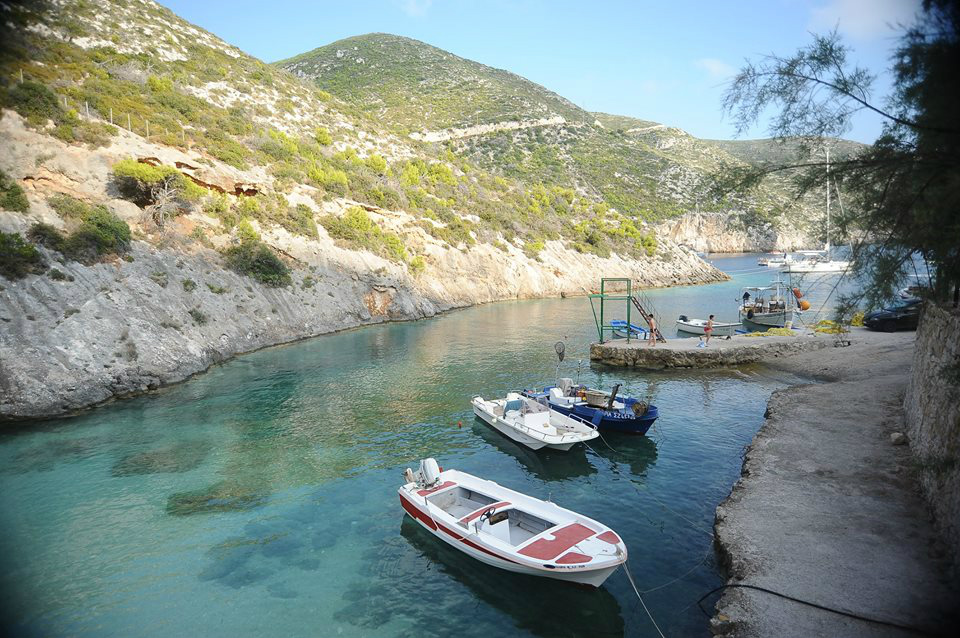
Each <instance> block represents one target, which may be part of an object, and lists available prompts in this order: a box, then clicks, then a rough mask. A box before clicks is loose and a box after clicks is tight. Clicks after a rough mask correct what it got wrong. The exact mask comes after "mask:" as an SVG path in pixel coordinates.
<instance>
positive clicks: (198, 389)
mask: <svg viewBox="0 0 960 638" xmlns="http://www.w3.org/2000/svg"><path fill="white" fill-rule="evenodd" d="M714 261H715V263H717V265H718V266H720V267H722V268H724V269H725V270H728V271H730V272H733V273H734V274H735V276H736V280H735V281H734V282H728V283H723V284H717V285H712V286H700V287H696V288H675V289H668V290H661V291H654V292H652V293H651V296H652V297H653V298H654V299H656V303H657V304H658V309H659V310H660V311H661V314H663V316H664V317H671V318H672V317H673V316H675V315H676V314H678V313H680V312H683V313H686V314H690V315H691V316H706V313H708V312H715V313H716V314H717V315H718V318H720V319H727V318H731V317H735V301H736V298H737V290H738V289H739V287H740V286H741V285H749V284H754V283H755V282H760V283H763V282H764V281H767V280H769V273H766V272H762V273H758V272H754V271H756V270H757V269H756V267H755V266H754V264H755V263H756V257H755V256H738V257H724V258H719V259H715V260H714ZM595 334H596V332H595V328H594V325H593V318H592V314H591V311H590V306H589V302H588V301H587V300H586V299H584V298H571V299H565V300H560V299H555V300H540V301H523V302H505V303H498V304H491V305H487V306H483V307H478V308H472V309H469V310H464V311H459V312H454V313H450V314H447V315H445V316H442V317H438V318H435V319H432V320H429V321H422V322H415V323H405V324H392V325H383V326H375V327H368V328H363V329H359V330H353V331H349V332H344V333H340V334H336V335H330V336H326V337H320V338H316V339H312V340H310V341H305V342H301V343H298V344H293V345H289V346H285V347H278V348H272V349H269V350H264V351H261V352H257V353H253V354H250V355H246V356H243V357H239V358H237V359H235V360H233V361H231V362H229V363H227V364H225V365H223V366H220V367H216V368H214V369H212V370H211V371H209V372H207V373H206V374H203V375H200V376H198V377H197V378H195V379H193V380H191V381H189V382H187V383H184V384H182V385H179V386H175V387H172V388H169V389H167V390H165V391H162V392H159V393H156V394H153V395H150V396H144V397H140V398H136V399H131V400H126V401H120V402H117V403H114V404H111V405H109V406H106V407H102V408H98V409H96V410H93V411H90V412H88V413H85V414H83V415H81V416H78V417H75V418H71V419H67V420H62V421H56V422H48V423H40V424H30V425H29V426H25V427H23V428H19V429H16V430H15V431H8V432H7V433H5V434H3V435H0V514H2V517H3V534H0V588H2V590H3V591H2V592H0V599H2V603H0V604H2V608H3V620H4V622H5V624H6V632H5V633H6V634H7V635H22V636H34V635H35V636H163V637H169V636H194V635H196V636H224V637H228V636H229V637H237V638H240V637H244V636H257V637H263V636H290V637H296V636H400V635H413V634H416V635H419V636H451V635H455V636H462V637H471V636H484V637H487V636H493V635H510V636H543V637H545V638H546V637H550V638H553V637H556V636H625V635H626V636H651V635H655V632H654V629H653V627H652V625H651V624H650V622H649V620H648V619H647V617H646V615H645V614H644V612H643V610H642V608H641V607H640V604H639V602H638V601H637V599H636V597H635V596H634V594H633V592H632V591H631V590H630V586H629V583H628V581H627V579H626V577H625V575H624V574H623V572H622V571H620V572H618V573H617V574H615V575H614V576H613V577H612V578H611V579H610V580H609V581H608V582H607V583H606V584H605V586H604V587H603V588H601V589H599V590H595V591H593V590H586V589H581V588H578V587H575V586H571V585H567V584H564V583H559V582H552V581H548V580H545V579H536V578H533V577H527V576H519V575H515V574H510V573H508V572H503V571H500V570H497V569H495V568H492V567H488V566H486V565H483V564H481V563H479V562H476V561H473V560H472V559H469V558H467V557H465V556H463V555H461V554H459V553H458V552H456V551H455V550H453V549H451V548H449V547H448V546H446V545H445V544H443V543H441V542H440V541H438V540H436V539H434V538H433V537H432V536H431V535H430V534H428V533H426V532H425V531H424V530H421V529H420V528H419V527H418V526H417V525H416V524H415V523H413V522H412V521H410V520H409V519H406V520H405V518H404V516H403V515H402V510H401V508H400V506H399V501H398V498H397V496H396V488H397V487H398V485H399V484H400V482H401V472H402V471H403V468H405V467H407V466H414V467H415V466H416V463H417V462H418V460H419V459H421V458H423V457H426V456H433V457H436V458H437V459H438V461H439V462H440V464H441V465H443V466H444V467H455V468H458V469H462V470H465V471H468V472H471V473H475V474H478V475H480V476H483V477H486V478H490V479H493V480H496V481H498V482H500V483H501V484H504V485H506V486H508V487H511V488H514V489H517V490H520V491H522V492H526V493H529V494H531V495H534V496H537V497H541V498H548V497H549V498H551V499H552V500H554V501H555V502H557V503H558V504H560V505H562V506H565V507H568V508H570V509H574V510H576V511H579V512H582V513H583V514H586V515H588V516H590V517H593V518H596V519H598V520H601V521H603V522H604V523H606V524H608V525H610V526H611V527H612V528H613V529H615V530H616V531H617V532H618V533H619V534H620V535H621V536H622V537H623V539H624V540H625V541H626V543H627V546H628V548H629V550H630V563H629V566H630V570H631V572H632V574H633V576H634V578H635V580H636V582H637V585H638V587H639V588H640V589H641V590H650V589H655V588H658V589H656V590H655V591H652V592H650V593H649V594H647V595H646V596H645V600H646V601H647V604H648V606H649V607H650V609H651V611H652V613H653V614H654V616H655V617H656V619H657V622H658V623H659V624H660V626H661V628H662V629H663V630H664V631H665V632H666V633H667V634H668V635H673V636H678V635H684V636H696V635H701V636H707V635H709V631H708V627H707V620H706V617H705V616H704V615H703V614H702V613H701V612H700V611H699V610H698V609H697V606H696V604H695V601H696V600H697V598H699V597H700V596H701V595H702V594H703V593H705V592H706V591H708V590H710V589H711V588H713V587H715V586H717V585H719V584H721V582H722V579H721V577H720V575H719V573H718V570H717V566H716V564H715V560H714V555H713V550H712V538H711V535H710V530H711V527H712V521H713V515H714V509H715V508H716V506H717V504H718V503H719V502H720V501H721V500H722V499H723V498H724V497H725V496H726V495H727V494H728V493H729V491H730V487H731V486H732V484H733V482H734V481H735V480H736V478H737V477H738V475H739V471H740V465H741V458H742V452H743V449H744V446H746V445H747V444H748V443H749V442H750V440H751V438H752V436H753V435H754V433H755V432H756V431H757V429H758V428H759V426H760V425H761V423H762V420H763V413H764V409H765V405H766V401H767V398H768V397H769V395H770V393H771V391H773V390H774V389H776V388H779V387H783V386H784V385H785V384H786V383H789V382H791V381H792V379H790V378H786V377H784V376H783V375H779V374H774V373H772V372H768V371H765V369H763V368H761V367H752V368H743V369H741V370H717V371H672V372H661V373H648V372H633V371H624V370H616V369H609V368H591V367H590V365H589V363H588V362H587V359H588V356H587V355H588V350H589V343H590V341H591V340H592V339H593V337H594V335H595ZM561 339H565V340H566V343H567V359H566V361H565V363H564V367H563V368H562V371H561V374H562V375H563V376H572V377H576V375H577V361H578V360H579V359H583V360H584V364H583V367H582V371H581V378H582V380H583V381H584V382H587V383H589V384H591V385H596V386H603V387H609V386H611V385H612V384H613V383H615V382H623V383H624V384H625V386H624V391H625V392H627V393H629V394H634V395H639V396H641V397H644V398H645V399H646V400H649V401H652V402H653V403H655V404H656V405H658V406H659V408H660V414H661V417H660V419H659V421H658V422H657V424H656V426H655V429H654V430H651V432H650V436H648V437H627V436H616V435H613V434H611V435H606V437H605V438H606V440H607V442H608V443H609V446H610V447H607V446H606V445H604V444H603V443H602V442H596V443H597V445H595V446H592V449H582V448H581V449H578V450H573V451H571V452H569V453H556V452H553V453H534V452H531V451H529V450H527V449H526V448H522V447H519V446H517V445H516V444H514V443H512V442H511V441H509V440H507V439H505V438H504V437H502V436H500V435H499V434H497V433H496V432H493V431H491V430H489V429H487V427H486V426H485V425H483V424H482V423H481V422H480V421H479V420H476V419H475V418H474V416H473V414H472V412H471V410H470V405H469V400H470V398H471V397H473V396H474V395H477V394H480V395H484V396H502V395H503V394H504V393H505V392H507V391H508V390H512V389H516V388H521V387H530V386H534V385H541V384H545V383H550V382H552V381H553V378H554V370H555V364H556V358H555V355H554V352H553V344H554V342H555V341H557V340H561ZM460 423H462V427H460V425H459V424H460ZM610 448H613V449H610Z"/></svg>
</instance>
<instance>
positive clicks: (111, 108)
mask: <svg viewBox="0 0 960 638" xmlns="http://www.w3.org/2000/svg"><path fill="white" fill-rule="evenodd" d="M110 123H111V124H113V107H112V106H111V107H110Z"/></svg>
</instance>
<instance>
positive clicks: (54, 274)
mask: <svg viewBox="0 0 960 638" xmlns="http://www.w3.org/2000/svg"><path fill="white" fill-rule="evenodd" d="M47 277H49V278H50V279H53V280H54V281H73V275H68V274H66V273H64V272H63V271H62V270H60V269H59V268H51V269H50V270H48V271H47Z"/></svg>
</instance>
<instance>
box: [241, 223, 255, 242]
mask: <svg viewBox="0 0 960 638" xmlns="http://www.w3.org/2000/svg"><path fill="white" fill-rule="evenodd" d="M237 239H239V240H240V241H241V242H247V241H260V234H259V233H257V231H255V230H254V229H253V226H252V225H251V224H250V220H248V219H241V220H240V223H238V224H237Z"/></svg>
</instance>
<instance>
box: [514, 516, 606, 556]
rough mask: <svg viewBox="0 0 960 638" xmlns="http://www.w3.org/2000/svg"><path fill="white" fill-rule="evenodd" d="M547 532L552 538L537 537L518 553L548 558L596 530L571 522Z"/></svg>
mask: <svg viewBox="0 0 960 638" xmlns="http://www.w3.org/2000/svg"><path fill="white" fill-rule="evenodd" d="M547 534H553V536H554V538H553V540H548V539H546V538H539V539H537V540H535V541H534V542H532V543H530V544H529V545H527V546H526V547H524V548H523V549H521V550H520V551H519V552H518V553H520V554H523V555H524V556H529V557H530V558H539V559H540V560H550V559H551V558H555V557H557V556H559V555H560V554H562V553H563V552H565V551H567V550H568V549H570V548H571V547H573V546H574V545H576V544H577V543H579V542H580V541H582V540H583V539H585V538H590V537H591V536H593V535H594V534H596V532H595V531H593V530H592V529H590V528H589V527H587V526H585V525H581V524H580V523H573V524H571V525H567V526H566V527H561V528H560V529H558V530H556V531H553V532H547Z"/></svg>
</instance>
